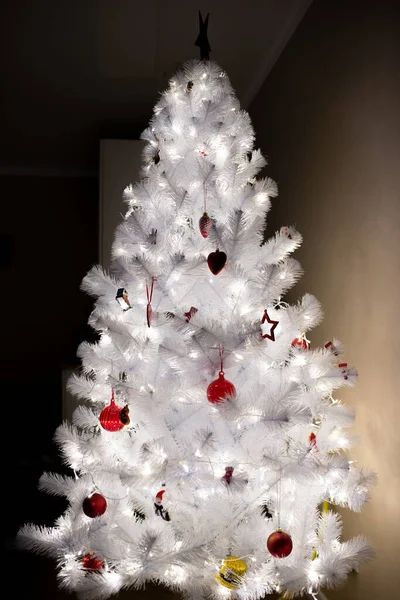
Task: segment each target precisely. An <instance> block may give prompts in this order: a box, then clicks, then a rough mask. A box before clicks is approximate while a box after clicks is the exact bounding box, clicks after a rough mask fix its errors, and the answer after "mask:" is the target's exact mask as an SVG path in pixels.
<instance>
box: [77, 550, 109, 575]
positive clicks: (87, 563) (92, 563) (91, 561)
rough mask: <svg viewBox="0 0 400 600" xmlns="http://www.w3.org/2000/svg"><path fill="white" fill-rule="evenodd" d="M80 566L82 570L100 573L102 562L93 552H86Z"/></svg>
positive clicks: (102, 566)
mask: <svg viewBox="0 0 400 600" xmlns="http://www.w3.org/2000/svg"><path fill="white" fill-rule="evenodd" d="M81 564H82V567H83V568H84V569H88V570H89V571H100V569H103V568H104V561H103V560H102V559H101V558H99V557H98V556H96V555H95V554H94V553H93V552H88V553H87V554H85V556H82V559H81Z"/></svg>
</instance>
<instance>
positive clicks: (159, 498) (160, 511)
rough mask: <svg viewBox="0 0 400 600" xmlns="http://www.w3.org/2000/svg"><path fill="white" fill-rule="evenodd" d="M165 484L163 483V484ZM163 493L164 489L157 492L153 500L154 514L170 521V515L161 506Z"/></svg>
mask: <svg viewBox="0 0 400 600" xmlns="http://www.w3.org/2000/svg"><path fill="white" fill-rule="evenodd" d="M164 485H165V484H164V483H163V486H164ZM164 494H165V489H162V490H160V491H159V492H157V494H156V497H155V500H154V512H155V513H156V515H158V516H159V517H161V518H162V519H164V521H170V520H171V517H170V516H169V512H168V511H167V510H166V509H165V508H164V506H163V496H164Z"/></svg>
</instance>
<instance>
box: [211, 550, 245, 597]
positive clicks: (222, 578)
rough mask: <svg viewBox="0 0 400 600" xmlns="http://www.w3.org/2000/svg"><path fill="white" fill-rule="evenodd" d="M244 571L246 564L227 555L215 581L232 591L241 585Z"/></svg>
mask: <svg viewBox="0 0 400 600" xmlns="http://www.w3.org/2000/svg"><path fill="white" fill-rule="evenodd" d="M246 571H247V564H246V563H245V561H244V560H243V559H242V558H239V557H238V556H232V555H229V556H227V557H226V559H225V560H224V561H223V563H222V565H221V567H220V570H219V573H218V575H217V576H216V579H217V581H218V583H220V584H221V585H223V586H224V587H226V588H229V589H230V590H234V589H236V588H237V587H239V585H240V584H241V582H242V578H243V576H244V575H245V574H246Z"/></svg>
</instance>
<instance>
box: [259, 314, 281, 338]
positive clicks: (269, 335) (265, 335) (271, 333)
mask: <svg viewBox="0 0 400 600" xmlns="http://www.w3.org/2000/svg"><path fill="white" fill-rule="evenodd" d="M265 322H267V323H268V324H269V325H271V327H270V328H269V329H270V331H269V333H261V338H262V339H263V340H265V338H268V339H269V340H271V341H272V342H274V341H275V333H274V331H275V328H276V327H277V326H278V324H279V321H273V320H272V319H270V318H269V315H268V313H267V309H264V314H263V316H262V319H261V325H265ZM263 331H264V328H263V327H261V332H263Z"/></svg>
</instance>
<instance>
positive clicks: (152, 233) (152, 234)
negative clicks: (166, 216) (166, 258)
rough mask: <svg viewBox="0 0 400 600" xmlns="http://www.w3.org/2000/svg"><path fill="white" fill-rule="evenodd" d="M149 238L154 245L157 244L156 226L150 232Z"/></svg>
mask: <svg viewBox="0 0 400 600" xmlns="http://www.w3.org/2000/svg"><path fill="white" fill-rule="evenodd" d="M148 240H149V243H150V244H151V245H152V246H155V245H156V244H157V229H154V228H153V229H152V230H151V231H150V233H149V235H148Z"/></svg>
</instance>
